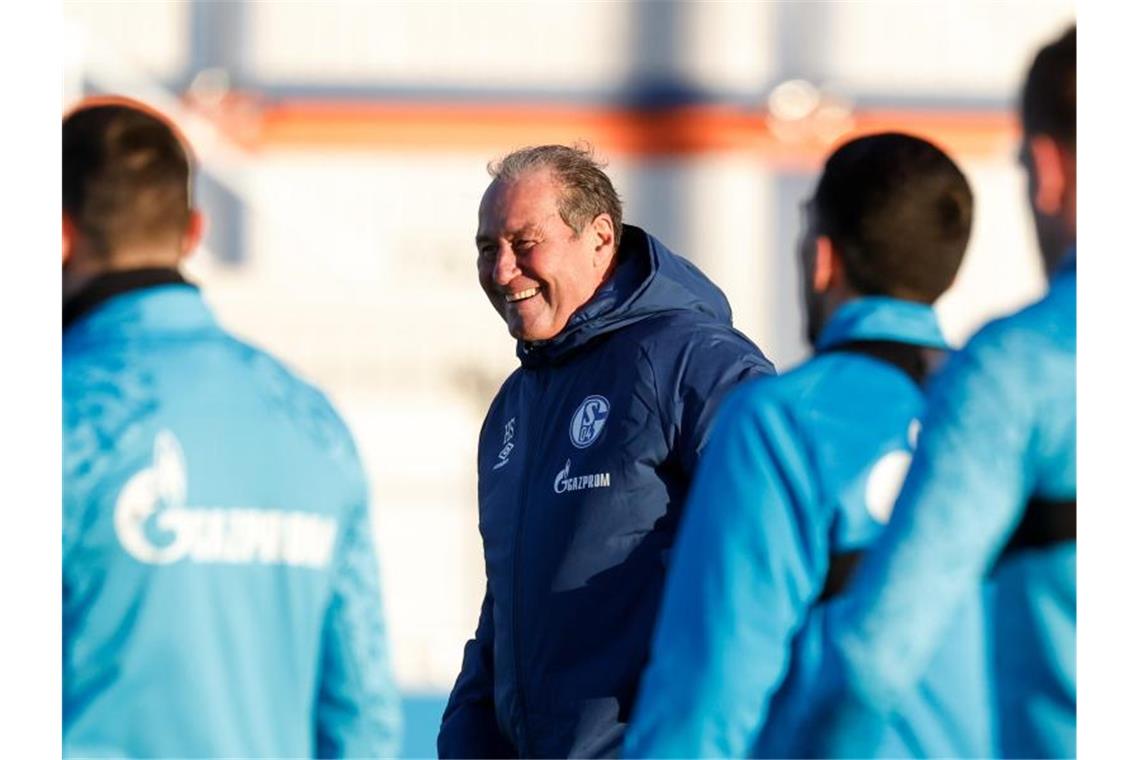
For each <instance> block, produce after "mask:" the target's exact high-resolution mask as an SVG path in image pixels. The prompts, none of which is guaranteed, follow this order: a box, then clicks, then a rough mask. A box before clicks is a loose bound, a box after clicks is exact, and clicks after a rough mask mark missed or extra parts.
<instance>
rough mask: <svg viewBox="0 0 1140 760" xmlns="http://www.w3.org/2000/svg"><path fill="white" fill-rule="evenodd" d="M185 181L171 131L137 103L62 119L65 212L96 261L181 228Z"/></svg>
mask: <svg viewBox="0 0 1140 760" xmlns="http://www.w3.org/2000/svg"><path fill="white" fill-rule="evenodd" d="M190 177H191V159H190V156H189V153H188V150H187V148H186V146H185V145H184V144H183V143H182V141H181V140H180V139H179V136H178V134H177V133H176V132H175V130H174V128H173V127H172V126H171V125H170V123H169V122H167V121H166V120H165V119H163V118H161V117H159V116H158V115H156V114H154V113H153V112H152V111H150V110H148V109H146V108H145V107H143V106H141V104H140V105H139V106H137V107H136V106H135V105H132V104H128V103H126V102H115V103H101V104H95V105H91V106H86V107H81V108H79V109H77V110H76V111H74V112H72V113H71V114H70V115H68V116H67V118H65V119H64V120H63V210H64V212H65V213H67V215H68V216H69V217H71V220H72V222H73V223H74V224H75V226H76V228H77V229H78V231H79V232H80V233H81V234H82V235H84V236H85V237H86V238H87V239H88V240H90V241H91V243H92V244H93V247H94V249H95V251H96V252H98V253H99V254H101V255H104V256H110V255H111V254H113V253H114V252H115V251H116V250H117V249H119V248H121V247H122V246H124V245H129V244H134V243H140V242H152V241H154V240H157V239H160V238H161V237H163V236H165V235H169V234H170V233H171V232H176V231H181V230H183V229H185V227H186V225H187V223H188V222H189V219H190V212H191V209H190V201H191V199H190V194H191V191H190Z"/></svg>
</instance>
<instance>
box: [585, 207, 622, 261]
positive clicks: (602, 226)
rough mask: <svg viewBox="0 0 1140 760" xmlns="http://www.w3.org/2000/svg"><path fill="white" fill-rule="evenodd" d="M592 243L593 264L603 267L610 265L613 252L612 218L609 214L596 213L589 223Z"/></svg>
mask: <svg viewBox="0 0 1140 760" xmlns="http://www.w3.org/2000/svg"><path fill="white" fill-rule="evenodd" d="M590 232H591V234H592V236H593V240H592V242H593V243H594V266H595V267H601V268H605V267H608V266H609V265H610V262H611V261H612V260H613V257H614V254H615V253H616V251H615V250H614V219H613V217H612V216H610V215H609V214H598V215H597V216H596V217H594V221H593V222H591V224H590Z"/></svg>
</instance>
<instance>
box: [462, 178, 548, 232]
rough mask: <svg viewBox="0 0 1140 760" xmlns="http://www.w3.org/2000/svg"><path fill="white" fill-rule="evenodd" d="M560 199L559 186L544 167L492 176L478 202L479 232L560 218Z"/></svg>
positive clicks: (539, 224) (544, 224)
mask: <svg viewBox="0 0 1140 760" xmlns="http://www.w3.org/2000/svg"><path fill="white" fill-rule="evenodd" d="M558 199H559V189H558V186H557V185H556V184H555V183H554V182H553V181H552V180H551V178H550V176H549V172H548V171H545V170H535V171H533V172H529V173H527V174H524V175H523V176H521V177H517V178H515V179H512V180H506V181H504V180H501V179H496V180H493V181H492V182H491V184H490V185H488V186H487V190H486V191H485V192H484V193H483V199H482V201H481V202H480V203H479V232H478V236H479V237H492V236H495V237H497V236H500V235H507V234H509V233H513V232H517V231H520V230H523V229H529V228H535V227H539V228H543V227H547V226H549V225H550V224H552V223H554V222H556V221H558V222H560V221H561V217H560V216H559V214H558Z"/></svg>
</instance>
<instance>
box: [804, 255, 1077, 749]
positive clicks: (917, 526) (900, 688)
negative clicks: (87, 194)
mask: <svg viewBox="0 0 1140 760" xmlns="http://www.w3.org/2000/svg"><path fill="white" fill-rule="evenodd" d="M1076 286H1077V270H1076V255H1075V253H1073V254H1072V255H1071V256H1070V258H1069V259H1068V260H1067V262H1066V263H1065V264H1064V265H1062V267H1061V270H1060V271H1059V272H1058V274H1057V275H1056V276H1055V277H1054V279H1053V281H1052V284H1051V286H1050V289H1049V293H1048V294H1047V295H1046V296H1045V298H1044V299H1043V300H1041V301H1040V302H1038V303H1036V304H1034V305H1032V306H1030V307H1028V308H1026V309H1024V310H1023V311H1021V312H1018V313H1017V314H1015V315H1013V316H1011V317H1008V318H1005V319H1001V320H997V321H996V322H993V323H991V324H990V325H988V326H987V327H985V328H984V329H982V330H981V331H980V332H979V334H978V335H977V336H976V337H975V338H974V339H972V340H971V341H970V343H969V344H968V345H967V346H966V348H964V349H963V350H962V352H961V353H960V354H958V355H957V356H956V357H955V358H954V359H953V360H952V361H951V362H950V363H949V364H948V366H947V367H946V370H945V372H944V373H943V374H942V375H941V376H940V377H939V378H938V379H937V382H936V383H934V385H933V387H932V389H931V394H930V411H929V414H928V422H927V424H926V426H925V428H924V430H923V434H922V438H921V443H920V445H919V448H918V452H917V453H916V455H915V461H914V465H913V466H912V468H911V471H910V475H909V476H908V478H907V481H906V485H905V486H904V488H903V491H902V493H901V495H900V497H899V501H898V505H897V507H896V511H895V517H894V519H892V521H891V524H890V526H889V527H888V529H887V531H886V533H885V534H884V537H883V540H882V542H881V543H880V544H879V545H878V546H877V547H876V548H875V550H874V551H873V552H871V553H869V554H868V555H867V556H866V557H865V558H864V562H863V565H862V566H861V568H860V572H859V573H857V574H856V577H855V578H854V579H853V581H852V585H851V587H850V593H848V594H846V595H844V597H842V598H841V599H837V600H836V603H835V604H834V605H833V606H832V608H831V609H829V610H828V612H827V614H826V616H827V623H826V624H827V628H828V630H829V631H830V632H831V633H832V634H833V635H832V636H831V637H829V641H832V642H834V644H835V651H834V653H833V655H834V657H835V660H836V664H837V670H836V672H838V673H842V674H844V678H843V679H842V681H841V683H840V688H839V689H838V691H837V692H836V693H837V695H838V696H837V698H836V699H835V700H834V701H832V702H830V703H829V704H827V705H826V706H825V709H823V710H821V717H820V720H819V722H818V725H817V728H816V730H815V734H816V736H817V738H818V740H819V747H820V749H821V751H826V752H832V753H842V754H861V753H862V752H863V751H864V749H865V747H866V746H867V744H868V742H870V741H872V740H873V739H874V737H873V731H872V730H871V729H874V728H875V727H876V721H875V720H873V719H872V718H873V716H874V715H875V714H876V713H881V710H882V709H883V707H884V706H887V705H890V704H892V703H893V702H894V701H895V700H897V699H898V698H899V695H901V694H904V693H906V692H907V691H908V690H909V689H910V688H911V686H912V684H914V682H915V681H916V679H917V678H918V676H919V674H920V673H921V672H922V671H923V670H924V667H925V663H926V661H927V660H928V658H929V657H930V653H931V648H932V646H934V645H935V644H936V643H937V642H939V641H942V640H944V639H945V638H946V637H947V635H948V634H947V630H948V627H949V626H951V625H952V624H953V618H954V616H955V607H956V604H957V602H958V600H960V599H963V598H967V597H969V596H971V595H972V594H974V593H975V592H976V591H977V589H978V588H979V584H981V583H982V582H983V579H985V578H987V577H988V578H989V579H990V585H991V587H992V588H991V590H990V594H989V596H988V599H987V607H986V621H987V625H988V626H989V629H990V633H989V637H990V641H991V643H992V647H993V653H992V673H993V675H992V682H993V689H994V693H995V696H996V700H995V701H996V706H997V711H998V712H997V717H998V720H997V734H998V736H997V740H998V747H999V751H1000V754H1001V755H1003V756H1006V757H1072V756H1073V755H1074V754H1075V752H1076V734H1075V728H1076V725H1075V724H1076V668H1075V656H1076V651H1075V639H1076V542H1075V540H1061V541H1057V542H1055V543H1053V544H1051V545H1044V546H1040V547H1038V548H1032V549H1022V550H1020V551H1016V552H1013V553H1012V554H1005V555H1004V556H1003V555H1002V552H1003V549H1004V548H1005V546H1006V543H1007V541H1008V539H1009V538H1010V536H1011V534H1013V532H1014V530H1015V529H1017V527H1018V525H1019V523H1021V522H1022V521H1023V520H1024V519H1026V517H1027V516H1028V517H1030V518H1032V517H1033V514H1031V513H1032V511H1033V510H1035V509H1038V508H1040V507H1041V504H1040V502H1042V501H1046V502H1054V503H1063V502H1071V503H1072V504H1071V509H1074V510H1075V508H1076V507H1075V502H1076V493H1077V479H1076V362H1075V358H1076ZM1030 502H1034V503H1030Z"/></svg>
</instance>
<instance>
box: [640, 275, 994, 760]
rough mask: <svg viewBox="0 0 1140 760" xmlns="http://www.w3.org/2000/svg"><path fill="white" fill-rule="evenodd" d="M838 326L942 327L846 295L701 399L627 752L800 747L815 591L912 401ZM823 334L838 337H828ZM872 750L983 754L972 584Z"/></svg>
mask: <svg viewBox="0 0 1140 760" xmlns="http://www.w3.org/2000/svg"><path fill="white" fill-rule="evenodd" d="M853 341H893V342H901V343H905V344H911V345H916V346H924V347H929V348H933V349H945V348H946V344H945V340H944V338H943V336H942V333H941V331H940V330H939V328H938V323H937V320H936V317H935V314H934V311H933V309H931V308H930V307H928V306H924V305H921V304H916V303H912V302H906V301H900V300H895V299H891V298H881V297H875V298H863V299H859V300H856V301H852V302H849V303H847V304H845V305H844V306H843V307H841V309H840V310H839V311H837V312H836V314H835V315H834V316H833V318H832V319H831V320H829V322H828V324H827V326H826V328H825V330H824V331H823V333H822V335H821V336H820V339H819V341H818V345H817V349H818V350H819V351H820V352H821V353H820V354H819V355H818V356H816V357H815V358H814V359H812V360H811V361H809V362H807V363H806V364H804V365H802V366H801V367H799V368H797V369H795V370H794V371H792V372H790V373H788V374H786V375H784V376H782V377H777V378H764V379H760V380H755V381H752V382H750V383H748V384H747V385H745V386H743V387H742V388H740V389H738V390H737V391H736V392H735V393H734V394H733V395H732V396H731V397H730V398H729V400H728V401H726V402H725V406H724V407H723V410H722V411H721V413H720V414H719V415H718V417H717V421H716V424H715V425H714V429H713V435H712V439H711V441H710V443H709V446H708V449H707V451H706V454H705V457H704V459H703V460H702V462H701V466H700V468H699V470H698V474H697V478H696V482H695V483H694V486H693V490H692V492H691V494H690V497H689V501H688V504H687V507H686V513H685V519H684V522H683V524H682V528H681V535H680V538H679V540H678V545H677V547H676V548H675V549H674V552H673V558H672V562H671V567H670V572H669V579H668V582H667V586H666V596H665V601H664V604H663V608H662V611H661V615H660V617H659V618H658V625H657V631H656V634H655V639H654V644H653V651H652V657H651V660H650V665H649V669H648V671H647V673H646V675H645V678H644V680H643V681H642V684H641V689H640V694H639V698H638V702H637V706H636V710H635V713H634V720H633V725H632V727H631V729H630V731H629V733H628V734H627V739H626V744H625V751H626V755H627V756H628V757H740V756H743V755H746V754H748V753H750V752H753V753H756V754H759V755H761V756H780V757H785V756H800V755H801V754H802V753H804V752H805V751H807V748H808V746H809V744H808V741H807V739H808V737H806V736H805V734H804V732H803V722H804V720H805V718H806V717H807V716H809V715H810V714H811V707H812V704H813V702H814V700H815V698H816V694H815V691H814V686H815V683H816V681H817V679H818V676H819V671H820V668H821V667H822V666H823V661H822V651H823V650H822V648H821V642H820V636H821V626H820V625H819V622H820V619H819V618H818V616H815V615H812V614H811V611H812V609H813V608H815V607H816V606H817V604H818V601H819V598H820V595H821V593H822V591H823V589H824V584H825V580H826V578H827V576H828V571H829V568H830V567H831V565H832V564H833V563H832V558H833V557H834V556H836V555H841V554H846V553H848V552H853V551H859V550H862V549H863V548H865V547H867V546H868V545H869V544H870V543H871V542H872V541H873V540H874V539H875V538H876V537H877V536H878V535H879V534H880V533H881V531H882V522H883V521H885V520H886V519H887V518H888V517H889V514H890V510H891V506H892V504H893V501H894V497H895V495H896V493H897V489H898V487H899V486H900V485H901V483H902V479H903V476H904V474H905V471H906V467H907V465H908V464H909V462H910V455H911V447H912V445H913V439H914V436H915V434H916V433H917V428H918V424H919V422H918V421H919V419H920V418H921V416H922V415H923V412H924V408H925V404H924V400H923V396H922V392H921V390H920V388H919V386H918V385H917V384H916V383H915V381H914V380H912V379H911V378H910V377H908V375H907V374H906V373H905V372H904V371H903V370H901V369H900V368H899V367H897V366H894V365H892V364H890V363H887V362H886V361H883V360H882V359H879V358H872V357H870V356H866V355H863V354H858V353H850V352H847V351H843V350H841V349H842V344H845V343H849V342H853ZM837 349H838V350H837ZM959 623H960V627H959V638H958V640H957V642H956V643H955V645H954V646H953V647H951V648H949V649H948V651H946V652H944V653H943V656H942V659H941V661H940V662H939V663H938V664H937V667H938V668H939V669H940V672H942V673H944V674H946V675H947V676H948V678H946V679H944V680H937V681H931V682H929V683H924V684H923V685H922V688H918V689H913V690H911V691H909V692H908V693H907V694H906V695H905V697H904V698H903V699H902V700H901V702H900V704H899V707H898V709H897V710H896V711H895V714H894V715H893V716H892V720H891V727H890V731H889V732H888V733H887V735H886V736H883V737H881V741H880V743H879V744H877V745H876V746H874V747H871V748H869V753H870V754H881V755H886V756H907V755H914V756H917V755H970V754H988V753H989V746H990V745H989V744H988V741H989V740H988V726H987V725H986V715H987V710H986V707H987V697H986V694H985V684H984V679H983V678H982V674H983V672H984V664H983V660H982V653H983V650H982V638H981V626H980V599H975V600H974V604H972V605H963V609H962V615H961V618H960V620H959Z"/></svg>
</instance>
